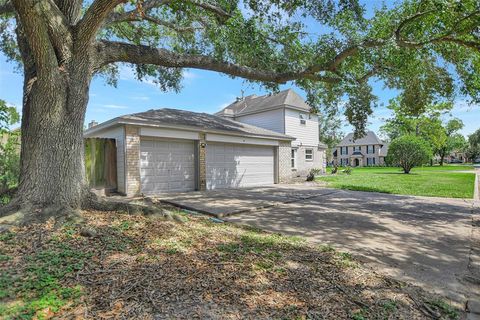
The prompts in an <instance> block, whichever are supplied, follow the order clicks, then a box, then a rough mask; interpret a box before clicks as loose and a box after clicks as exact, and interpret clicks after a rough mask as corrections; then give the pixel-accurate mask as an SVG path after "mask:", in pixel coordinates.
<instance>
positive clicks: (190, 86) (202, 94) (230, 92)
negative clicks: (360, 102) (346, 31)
mask: <svg viewBox="0 0 480 320" xmlns="http://www.w3.org/2000/svg"><path fill="white" fill-rule="evenodd" d="M366 3H367V9H368V10H367V12H368V13H371V12H372V8H373V6H375V5H379V4H381V3H380V2H378V1H374V2H369V1H366ZM372 3H374V4H375V5H372ZM22 82H23V80H22V75H21V74H20V73H18V72H17V71H15V65H14V64H13V63H9V62H7V61H6V58H5V56H4V55H2V54H0V99H3V100H5V101H7V102H8V103H9V104H11V105H15V106H16V107H17V109H18V110H19V111H20V109H21V103H22ZM289 87H291V85H289V84H287V85H284V86H282V87H281V88H282V89H286V88H289ZM373 87H374V93H375V94H376V95H377V96H378V97H379V105H380V106H379V107H378V108H377V109H376V110H375V111H374V114H373V116H372V117H371V118H370V119H369V126H368V127H369V129H371V130H373V131H376V132H378V131H379V127H380V126H381V125H382V123H383V120H384V119H385V118H388V117H389V115H390V111H389V110H388V109H387V108H386V107H385V105H387V104H388V100H389V99H391V98H393V97H394V96H395V95H397V92H396V91H395V90H388V89H385V88H384V87H383V84H382V83H381V82H375V83H373ZM242 91H243V92H244V95H250V94H256V95H262V94H266V93H267V92H266V91H265V90H263V89H262V88H261V87H260V86H258V85H252V84H250V83H246V82H245V81H244V80H242V79H231V78H229V77H227V76H224V75H221V74H218V73H215V72H209V71H203V70H194V69H191V70H185V71H184V80H183V89H182V90H181V91H180V92H179V93H175V92H169V93H164V92H161V91H160V90H159V89H158V88H157V87H156V86H155V85H154V84H153V83H146V82H143V83H142V82H139V81H137V80H136V79H135V78H134V76H133V72H131V71H130V70H129V68H128V67H122V68H121V72H120V79H119V81H118V86H117V88H114V87H111V86H108V85H106V84H105V82H104V80H103V79H101V78H96V79H94V80H93V81H92V85H91V88H90V100H89V104H88V108H87V114H86V123H88V122H90V121H91V120H96V121H98V122H103V121H106V120H109V119H111V118H113V117H116V116H119V115H124V114H129V113H135V112H141V111H146V110H149V109H156V108H165V107H168V108H178V109H184V110H190V111H196V112H207V113H214V112H216V111H219V110H220V109H221V108H223V107H225V106H226V105H228V104H230V103H231V102H233V101H234V100H235V98H236V97H238V96H241V94H242ZM297 92H298V93H299V94H300V95H302V96H305V94H304V92H302V91H300V90H298V89H297ZM452 116H454V117H458V118H460V119H461V120H462V121H463V122H464V124H465V127H464V129H463V130H462V133H463V134H464V135H468V134H471V133H473V132H474V131H475V130H477V129H478V128H480V106H478V105H476V106H469V105H467V103H466V102H465V99H458V100H457V101H456V104H455V108H454V110H453V111H452ZM342 121H343V124H344V129H343V131H344V133H347V132H349V131H351V130H352V128H351V126H349V125H348V124H347V122H346V120H345V119H342Z"/></svg>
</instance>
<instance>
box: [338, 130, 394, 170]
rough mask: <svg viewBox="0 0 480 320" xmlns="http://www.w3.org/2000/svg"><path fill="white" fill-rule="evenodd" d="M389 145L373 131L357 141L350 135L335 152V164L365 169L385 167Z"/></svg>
mask: <svg viewBox="0 0 480 320" xmlns="http://www.w3.org/2000/svg"><path fill="white" fill-rule="evenodd" d="M387 152H388V144H387V143H385V142H383V141H382V140H380V139H379V138H378V137H377V135H376V134H375V133H374V132H373V131H368V132H367V133H366V135H365V136H364V137H362V138H359V139H357V140H354V139H353V133H349V134H348V135H347V136H346V137H345V138H343V140H342V141H340V143H339V144H338V145H337V146H336V148H335V149H334V151H333V164H334V165H337V166H352V167H364V166H375V165H384V164H385V157H386V156H387Z"/></svg>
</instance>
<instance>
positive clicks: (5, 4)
mask: <svg viewBox="0 0 480 320" xmlns="http://www.w3.org/2000/svg"><path fill="white" fill-rule="evenodd" d="M9 13H15V8H14V7H13V5H12V3H11V2H10V1H8V0H7V1H2V2H1V3H0V15H2V14H9Z"/></svg>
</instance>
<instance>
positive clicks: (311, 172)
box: [307, 168, 322, 181]
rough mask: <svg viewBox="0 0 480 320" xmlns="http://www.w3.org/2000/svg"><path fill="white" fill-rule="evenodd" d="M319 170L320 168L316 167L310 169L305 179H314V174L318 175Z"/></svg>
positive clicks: (320, 170)
mask: <svg viewBox="0 0 480 320" xmlns="http://www.w3.org/2000/svg"><path fill="white" fill-rule="evenodd" d="M320 172H322V169H318V168H313V169H310V172H309V173H308V175H307V181H313V180H315V176H316V175H318V174H319V173H320Z"/></svg>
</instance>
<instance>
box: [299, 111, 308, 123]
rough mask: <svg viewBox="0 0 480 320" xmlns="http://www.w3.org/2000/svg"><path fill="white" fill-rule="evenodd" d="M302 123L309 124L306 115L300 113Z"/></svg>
mask: <svg viewBox="0 0 480 320" xmlns="http://www.w3.org/2000/svg"><path fill="white" fill-rule="evenodd" d="M299 118H300V124H307V120H306V118H307V117H306V116H305V115H304V114H301V113H300V114H299Z"/></svg>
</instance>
